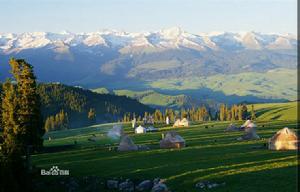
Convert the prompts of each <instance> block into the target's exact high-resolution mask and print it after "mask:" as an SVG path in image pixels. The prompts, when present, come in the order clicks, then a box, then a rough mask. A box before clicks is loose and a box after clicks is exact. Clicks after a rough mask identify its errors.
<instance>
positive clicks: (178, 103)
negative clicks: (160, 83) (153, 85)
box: [113, 90, 193, 108]
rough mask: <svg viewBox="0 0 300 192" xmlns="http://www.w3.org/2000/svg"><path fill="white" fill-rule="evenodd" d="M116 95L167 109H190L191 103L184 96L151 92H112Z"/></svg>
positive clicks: (188, 98)
mask: <svg viewBox="0 0 300 192" xmlns="http://www.w3.org/2000/svg"><path fill="white" fill-rule="evenodd" d="M113 92H114V93H115V94H116V95H126V96H128V97H130V98H134V99H137V100H138V101H139V102H141V103H143V104H145V105H150V106H155V107H168V108H181V107H190V106H192V105H193V103H192V102H193V101H192V100H191V98H190V97H188V96H186V95H183V94H181V95H175V96H172V95H166V94H161V93H158V92H155V91H152V90H147V91H131V90H114V91H113Z"/></svg>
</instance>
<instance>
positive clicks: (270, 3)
mask: <svg viewBox="0 0 300 192" xmlns="http://www.w3.org/2000/svg"><path fill="white" fill-rule="evenodd" d="M173 26H180V27H182V28H184V29H185V30H186V31H189V32H193V33H198V32H210V31H258V32H266V33H269V32H276V33H287V32H288V33H293V34H296V33H297V0H0V32H14V33H21V32H32V31H51V32H60V31H63V30H68V31H72V32H91V31H97V30H99V29H117V30H125V31H129V32H139V31H149V30H150V31H153V30H158V29H161V28H168V27H173Z"/></svg>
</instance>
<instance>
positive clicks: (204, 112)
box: [122, 103, 256, 123]
mask: <svg viewBox="0 0 300 192" xmlns="http://www.w3.org/2000/svg"><path fill="white" fill-rule="evenodd" d="M211 111H212V110H211V109H209V108H207V107H205V106H201V107H193V108H190V109H181V110H174V109H166V110H165V111H164V112H162V111H161V110H159V109H156V110H155V111H154V112H153V113H149V112H145V113H144V115H143V116H141V115H139V116H137V115H135V113H129V112H127V113H125V114H124V116H123V119H122V121H123V122H130V121H131V120H132V119H133V118H136V120H137V121H142V119H143V118H147V117H152V118H153V120H154V122H156V123H162V122H164V121H165V120H166V117H169V120H170V121H173V122H175V121H176V119H182V118H187V119H189V120H190V121H198V122H199V121H212V120H215V121H237V120H245V119H252V120H254V119H256V115H255V111H254V105H251V110H250V111H249V110H248V108H247V105H246V104H239V105H236V104H235V105H232V106H231V107H229V106H227V105H225V104H223V103H222V104H220V108H219V110H218V111H216V112H215V113H214V114H213V113H212V112H211Z"/></svg>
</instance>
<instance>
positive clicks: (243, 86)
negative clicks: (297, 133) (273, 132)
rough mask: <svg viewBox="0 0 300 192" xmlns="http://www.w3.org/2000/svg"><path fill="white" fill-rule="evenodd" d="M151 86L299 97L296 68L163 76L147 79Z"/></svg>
mask: <svg viewBox="0 0 300 192" xmlns="http://www.w3.org/2000/svg"><path fill="white" fill-rule="evenodd" d="M148 84H149V86H150V87H151V88H156V89H164V90H197V89H200V88H204V87H206V88H209V89H212V90H213V91H222V92H223V93H224V94H225V95H234V94H235V95H238V96H246V95H253V96H257V97H261V98H269V99H279V98H280V99H287V100H296V99H297V70H292V69H274V70H270V71H268V72H266V73H258V72H245V73H240V74H232V75H223V74H218V75H212V76H209V77H204V76H199V77H186V78H173V79H160V80H157V81H151V82H149V83H148Z"/></svg>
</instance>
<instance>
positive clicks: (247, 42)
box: [0, 27, 297, 102]
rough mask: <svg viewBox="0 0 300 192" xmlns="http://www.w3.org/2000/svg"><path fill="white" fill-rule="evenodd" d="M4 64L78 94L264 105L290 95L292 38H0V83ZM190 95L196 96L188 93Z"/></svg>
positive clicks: (107, 34)
mask: <svg viewBox="0 0 300 192" xmlns="http://www.w3.org/2000/svg"><path fill="white" fill-rule="evenodd" d="M11 57H15V58H24V59H26V61H28V62H29V63H30V64H32V65H33V66H34V71H35V73H36V75H37V78H38V80H39V81H42V82H61V83H65V84H69V85H79V86H82V87H85V88H95V87H106V88H109V89H130V90H131V89H134V90H137V89H138V90H143V89H149V87H150V89H151V88H152V86H154V87H155V89H156V90H157V89H159V88H161V89H162V90H163V89H166V87H167V88H168V87H170V89H172V91H173V92H170V94H173V93H174V94H175V92H176V91H178V90H181V91H183V92H180V94H186V93H185V91H184V89H189V91H188V92H189V93H190V94H191V96H193V97H195V98H198V97H199V95H201V94H202V95H203V98H204V99H205V98H209V99H213V98H216V99H220V98H221V99H223V97H224V98H225V96H224V95H222V94H221V95H220V92H219V91H220V90H221V91H228V90H231V91H230V92H232V94H233V93H234V94H239V93H240V94H242V95H244V96H245V95H246V96H247V95H250V96H252V95H256V96H257V97H266V98H270V97H272V98H273V97H274V98H285V99H291V98H292V99H293V98H294V95H296V89H295V87H294V85H295V84H296V78H293V76H295V75H293V74H295V71H296V70H297V39H296V37H295V36H293V35H291V34H262V33H258V32H238V33H234V32H212V33H198V34H192V33H188V32H186V31H184V30H183V29H181V28H178V27H175V28H170V29H164V30H160V31H154V32H141V33H128V32H122V31H116V30H102V31H98V32H91V33H78V34H76V33H71V32H62V33H50V32H33V33H22V34H12V33H0V81H3V80H5V79H6V78H7V77H11V74H10V72H9V71H10V66H9V65H8V62H9V59H10V58H11ZM270 74H271V75H270ZM272 74H274V75H272ZM184 82H188V83H184ZM230 82H231V83H230ZM282 82H287V83H282ZM280 85H281V86H280ZM160 86H161V87H160ZM177 87H180V88H179V89H178V90H173V89H176V88H177ZM195 87H197V89H198V88H199V90H193V91H191V90H190V89H195ZM174 91H175V92H174ZM195 91H197V93H195ZM168 93H169V92H168ZM176 93H179V92H176ZM208 95H209V96H208ZM233 98H234V99H233V100H234V101H235V102H238V100H236V97H233ZM251 98H252V97H251ZM243 99H247V100H249V97H248V96H247V97H241V98H240V101H242V100H243ZM252 99H253V98H252ZM252 101H262V100H257V98H254V99H253V100H252Z"/></svg>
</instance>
